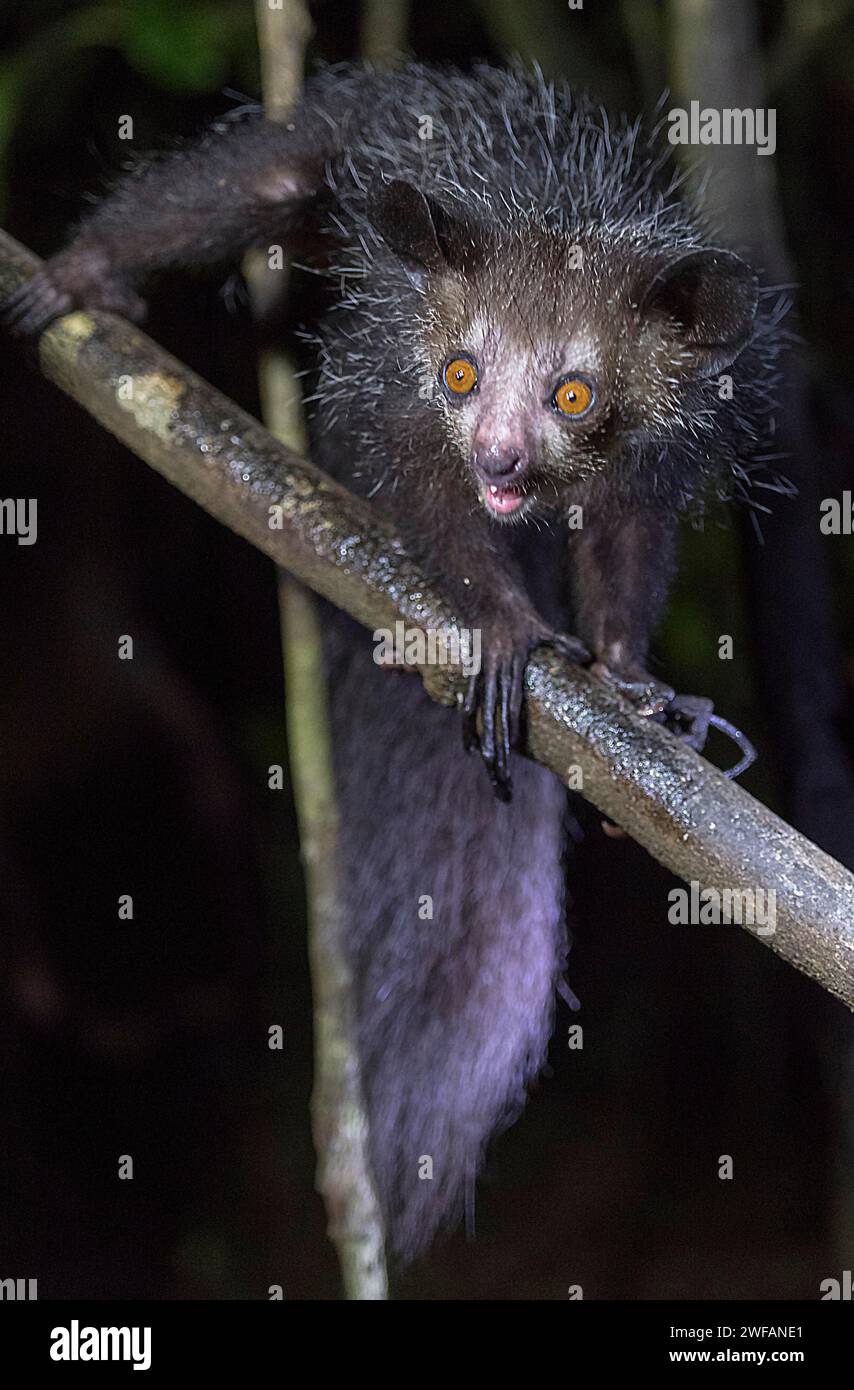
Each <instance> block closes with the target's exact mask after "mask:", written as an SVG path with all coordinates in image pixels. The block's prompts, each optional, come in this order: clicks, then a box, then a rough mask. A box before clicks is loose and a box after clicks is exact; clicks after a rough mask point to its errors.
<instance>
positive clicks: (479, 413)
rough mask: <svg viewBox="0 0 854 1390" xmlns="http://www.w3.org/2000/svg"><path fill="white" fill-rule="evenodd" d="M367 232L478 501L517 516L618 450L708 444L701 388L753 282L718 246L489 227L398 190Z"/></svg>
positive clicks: (635, 229)
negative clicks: (383, 250) (394, 282)
mask: <svg viewBox="0 0 854 1390" xmlns="http://www.w3.org/2000/svg"><path fill="white" fill-rule="evenodd" d="M370 217H371V222H372V224H373V226H374V228H375V230H376V231H377V232H378V233H379V234H380V236H381V237H382V238H383V240H384V241H385V243H386V245H387V246H388V248H389V249H390V250H391V251H392V252H393V253H394V254H395V256H396V257H398V259H399V260H400V262H401V264H402V266H403V267H404V270H405V272H406V275H407V278H408V279H409V281H410V283H411V284H412V285H413V286H414V287H415V288H416V289H417V290H419V291H420V293H421V295H422V297H423V312H422V313H421V314H419V316H418V325H417V335H416V337H417V341H416V352H417V355H418V358H419V361H418V364H417V365H418V371H419V373H420V378H421V380H420V387H421V395H422V396H423V397H424V398H425V399H427V400H429V401H430V402H431V403H432V404H433V406H434V408H435V409H437V410H438V411H439V412H440V415H441V419H442V422H443V426H444V429H445V431H446V434H447V437H448V440H449V441H450V443H451V445H452V450H453V453H454V454H455V455H456V457H457V459H458V460H459V462H460V463H461V464H462V465H463V467H464V468H465V470H466V474H467V476H468V477H469V479H470V480H471V482H472V484H473V486H474V487H475V488H476V489H477V493H478V495H479V497H480V500H481V502H482V504H483V506H484V507H485V508H486V509H487V511H488V512H489V513H490V514H491V515H492V516H493V517H495V518H496V519H497V520H499V521H518V520H520V519H521V518H522V517H523V516H524V515H525V514H526V513H527V512H528V511H530V510H531V509H532V508H533V507H535V506H537V505H540V506H542V505H546V506H548V505H549V504H550V503H551V504H554V503H557V502H559V501H560V499H561V497H562V496H563V495H564V494H565V493H566V492H567V490H568V489H569V488H572V487H573V486H574V485H577V484H578V483H583V482H585V481H586V480H588V479H590V478H593V477H595V476H596V475H597V474H599V473H602V472H603V471H604V470H606V469H608V468H610V467H613V466H614V465H615V463H616V461H617V460H618V459H619V458H620V457H621V455H623V454H624V452H625V450H626V449H627V448H628V447H629V446H630V445H632V444H637V443H638V442H643V441H644V440H646V441H648V442H650V443H653V442H656V441H657V442H659V443H665V442H667V441H668V440H673V439H675V438H678V437H683V438H684V437H694V438H700V439H702V437H703V436H704V435H706V436H709V438H710V439H711V438H713V435H714V431H715V427H716V418H715V417H716V411H715V408H714V399H715V395H716V389H715V390H712V386H711V383H712V380H713V379H714V380H715V381H716V379H717V378H718V376H719V374H720V373H721V372H723V371H725V369H726V368H727V367H729V366H730V365H731V364H732V363H733V362H734V360H735V359H736V357H737V356H738V355H739V353H740V352H741V351H742V349H743V348H744V347H745V345H746V344H747V343H748V342H749V340H750V337H751V333H752V329H753V322H754V316H755V313H756V307H757V299H758V284H757V281H756V278H755V276H754V275H753V274H752V272H751V271H750V270H749V268H748V267H747V266H746V265H745V264H744V262H743V261H741V260H740V259H739V258H738V257H737V256H735V255H733V254H732V253H731V252H729V251H721V250H716V249H708V248H705V247H703V246H701V245H700V244H698V241H697V239H696V238H693V239H692V238H690V237H689V236H686V235H685V234H684V233H683V236H682V238H681V240H675V239H673V238H671V239H670V241H667V240H666V239H664V238H662V237H661V236H660V235H659V236H657V237H656V236H655V234H654V231H655V229H654V228H652V227H650V228H648V229H645V228H644V226H643V224H642V223H641V224H640V225H635V226H630V227H623V228H620V229H617V230H610V231H609V230H608V229H607V228H605V227H596V226H587V227H585V228H583V229H579V230H578V234H577V236H576V237H570V236H568V235H566V234H564V233H563V232H562V231H560V230H557V229H555V228H554V227H550V226H549V224H548V221H547V220H546V219H544V218H540V217H536V216H534V215H530V216H521V215H520V216H519V217H518V218H517V219H514V220H513V221H510V222H502V223H500V224H492V223H490V222H489V221H488V220H485V219H484V220H480V219H472V218H471V217H470V216H468V215H467V214H465V213H462V212H461V213H459V214H457V213H456V212H455V211H453V210H449V207H448V206H447V205H445V204H444V203H441V204H440V203H439V202H437V201H436V200H434V199H432V198H429V197H427V196H425V194H423V193H422V192H420V191H419V190H417V189H416V188H415V187H414V186H413V185H412V184H409V183H405V182H403V181H400V180H394V181H392V182H390V183H383V184H380V185H378V186H377V188H376V189H375V190H374V193H373V198H372V204H371V213H370Z"/></svg>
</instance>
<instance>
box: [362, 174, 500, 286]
mask: <svg viewBox="0 0 854 1390" xmlns="http://www.w3.org/2000/svg"><path fill="white" fill-rule="evenodd" d="M368 221H369V222H370V224H371V226H372V227H373V228H374V231H376V232H379V234H380V236H381V237H382V239H383V241H384V242H385V243H386V245H387V246H388V247H389V248H390V250H392V251H394V253H395V255H397V256H399V257H400V259H401V260H402V261H403V263H404V265H405V266H406V267H407V269H408V270H410V271H414V272H416V273H417V272H420V271H424V270H443V269H447V268H448V267H449V266H450V267H453V268H455V269H464V268H466V266H468V265H469V264H470V262H471V259H472V256H473V253H474V252H475V249H476V241H475V236H474V232H473V229H472V228H471V227H469V226H468V225H467V224H466V223H465V222H463V220H462V219H461V218H457V217H455V216H454V215H453V213H450V212H448V210H447V208H445V207H443V206H442V204H441V203H437V202H436V200H435V199H434V198H428V197H427V196H426V194H424V193H422V192H421V191H420V189H417V188H415V186H414V185H413V184H411V183H407V182H406V181H405V180H404V179H392V180H391V182H389V183H386V182H385V181H384V180H382V179H378V180H377V181H376V182H375V183H374V185H373V187H372V189H371V191H370V196H369V198H368Z"/></svg>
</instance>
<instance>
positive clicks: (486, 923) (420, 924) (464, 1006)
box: [326, 610, 565, 1262]
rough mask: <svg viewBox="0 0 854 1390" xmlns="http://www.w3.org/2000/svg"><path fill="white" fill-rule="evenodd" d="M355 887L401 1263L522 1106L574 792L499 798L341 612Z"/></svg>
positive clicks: (342, 710) (386, 1178)
mask: <svg viewBox="0 0 854 1390" xmlns="http://www.w3.org/2000/svg"><path fill="white" fill-rule="evenodd" d="M328 615H329V620H328V623H327V625H326V631H327V637H326V642H327V658H328V667H329V676H330V695H331V706H332V724H333V730H332V732H333V738H334V747H335V758H336V780H337V784H338V794H339V802H340V807H341V813H342V826H341V843H340V850H341V870H342V874H341V883H342V896H343V897H344V901H345V906H346V911H347V914H348V919H349V927H348V932H349V945H350V950H351V954H352V960H353V964H354V969H355V975H356V983H357V1018H358V1038H359V1046H360V1052H361V1062H362V1067H363V1073H364V1081H365V1089H366V1094H367V1102H368V1112H369V1121H370V1128H371V1154H372V1162H373V1168H374V1176H375V1179H376V1182H377V1186H378V1190H379V1194H380V1199H381V1202H382V1206H383V1209H384V1214H385V1219H386V1229H387V1237H388V1245H389V1250H390V1253H391V1254H392V1255H393V1256H394V1257H396V1259H397V1260H398V1261H400V1262H406V1261H409V1260H411V1259H413V1258H414V1257H415V1256H417V1255H418V1254H419V1253H420V1252H422V1251H423V1250H424V1249H425V1248H426V1246H427V1245H428V1244H429V1243H430V1241H431V1240H432V1238H433V1236H434V1235H435V1234H436V1232H437V1231H439V1230H440V1229H442V1228H446V1227H448V1226H450V1225H452V1224H454V1223H455V1222H456V1221H457V1220H458V1219H459V1217H460V1215H461V1211H462V1207H463V1202H464V1197H465V1192H466V1186H467V1183H469V1182H470V1181H471V1179H472V1177H473V1174H474V1173H475V1172H476V1171H477V1169H478V1167H479V1166H480V1163H481V1160H482V1157H483V1152H484V1149H485V1146H486V1143H487V1141H488V1139H489V1137H490V1135H492V1134H493V1133H494V1132H495V1131H496V1130H498V1129H501V1128H503V1127H504V1126H506V1125H507V1124H508V1123H509V1122H510V1121H511V1120H512V1118H513V1117H514V1116H515V1114H516V1113H517V1112H518V1110H519V1109H520V1108H521V1106H522V1105H523V1103H524V1100H525V1094H526V1090H527V1086H528V1083H529V1082H530V1081H531V1079H532V1078H533V1077H534V1076H535V1075H536V1073H537V1072H538V1070H539V1069H540V1067H541V1065H542V1062H543V1059H544V1056H545V1052H546V1047H547V1045H548V1040H549V1036H550V1033H551V1027H552V1012H553V1001H554V995H555V985H556V981H557V978H558V976H559V974H560V971H561V969H562V964H563V955H564V936H563V928H562V918H563V878H562V871H561V851H562V821H563V812H564V804H565V797H564V793H563V790H562V788H561V787H560V786H559V784H558V783H557V781H556V780H555V778H553V777H552V776H551V775H550V774H549V773H547V772H545V771H544V770H543V769H542V768H538V767H536V766H534V765H533V764H530V763H527V762H526V761H525V760H523V759H521V758H520V759H517V760H516V766H515V768H514V799H513V802H512V803H511V804H510V805H509V806H508V805H504V804H502V803H499V802H498V801H497V800H496V799H495V797H494V796H493V794H492V792H491V790H490V788H489V784H488V781H487V778H486V776H485V774H484V771H483V768H482V767H481V766H480V765H479V762H478V760H477V759H476V758H474V757H470V758H466V756H465V754H464V753H463V751H462V747H461V737H460V730H459V727H458V724H457V722H456V720H455V719H454V717H453V714H452V713H451V712H450V711H448V710H443V709H441V708H439V707H438V706H436V705H434V704H432V703H431V701H430V700H429V699H428V698H427V697H426V696H425V695H424V692H423V689H422V687H421V682H420V680H419V679H418V678H417V677H416V676H413V675H412V674H407V673H404V672H397V671H391V672H389V671H382V670H380V669H379V668H378V667H377V666H376V665H375V664H374V662H373V661H372V659H371V644H370V639H369V638H367V636H366V634H365V633H364V631H363V630H358V629H356V627H355V625H354V624H351V623H350V621H349V620H348V619H346V618H344V617H343V616H342V615H340V614H333V613H332V612H331V610H328Z"/></svg>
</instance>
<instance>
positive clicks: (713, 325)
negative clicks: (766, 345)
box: [641, 250, 759, 376]
mask: <svg viewBox="0 0 854 1390" xmlns="http://www.w3.org/2000/svg"><path fill="white" fill-rule="evenodd" d="M758 301H759V281H758V280H757V278H756V276H755V275H754V274H753V271H752V270H751V269H750V267H749V266H747V265H745V263H744V261H742V260H741V259H740V258H739V257H738V256H735V255H733V253H732V251H718V250H706V251H689V252H687V253H686V254H685V255H684V256H680V257H679V258H678V259H677V260H675V261H671V263H670V265H668V266H666V267H665V268H664V270H662V271H660V272H659V274H658V275H656V277H655V279H654V280H653V282H652V284H651V285H650V286H649V289H648V290H647V292H646V295H645V297H644V300H643V303H642V304H641V313H643V314H644V315H646V316H647V317H649V318H656V317H660V318H664V319H667V320H669V321H670V322H671V323H672V324H674V325H675V326H676V331H677V333H678V335H679V337H680V339H681V343H682V346H683V349H684V353H685V365H684V372H685V375H686V376H714V375H715V374H716V373H717V372H722V371H723V370H724V368H725V367H728V366H730V364H731V363H732V362H734V361H735V359H736V357H737V356H738V354H739V353H740V352H741V350H742V348H744V347H746V345H747V343H748V342H749V341H750V336H751V333H752V331H753V320H754V318H755V315H756V305H757V303H758Z"/></svg>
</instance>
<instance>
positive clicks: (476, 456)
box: [472, 444, 528, 481]
mask: <svg viewBox="0 0 854 1390" xmlns="http://www.w3.org/2000/svg"><path fill="white" fill-rule="evenodd" d="M472 462H473V463H474V466H475V468H476V469H477V471H478V472H479V473H480V474H481V475H482V477H484V478H491V479H497V478H502V479H505V480H507V481H509V480H510V479H512V478H516V477H519V476H520V475H521V474H522V473H524V472H525V470H526V469H527V467H528V456H527V454H526V453H525V451H524V450H523V449H519V448H515V447H514V446H513V445H504V444H490V445H489V446H488V447H487V448H476V449H475V450H474V452H473V454H472Z"/></svg>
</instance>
